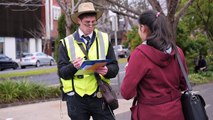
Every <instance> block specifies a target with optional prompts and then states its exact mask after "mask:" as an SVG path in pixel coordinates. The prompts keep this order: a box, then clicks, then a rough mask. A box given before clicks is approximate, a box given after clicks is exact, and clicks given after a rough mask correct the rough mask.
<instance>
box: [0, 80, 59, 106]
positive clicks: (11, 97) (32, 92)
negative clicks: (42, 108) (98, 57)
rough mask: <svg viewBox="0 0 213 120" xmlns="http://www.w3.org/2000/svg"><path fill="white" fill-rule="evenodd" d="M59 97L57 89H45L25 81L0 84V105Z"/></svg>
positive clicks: (8, 81) (10, 81) (7, 81)
mask: <svg viewBox="0 0 213 120" xmlns="http://www.w3.org/2000/svg"><path fill="white" fill-rule="evenodd" d="M59 96H60V89H59V87H45V86H44V85H39V84H35V83H32V82H27V81H25V80H23V81H12V80H6V81H5V80H4V81H1V82H0V104H6V103H15V102H29V101H34V100H43V99H48V98H57V97H59Z"/></svg>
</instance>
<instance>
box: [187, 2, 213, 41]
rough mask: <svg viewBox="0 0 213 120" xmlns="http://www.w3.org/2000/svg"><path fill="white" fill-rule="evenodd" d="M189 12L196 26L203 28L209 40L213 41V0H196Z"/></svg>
mask: <svg viewBox="0 0 213 120" xmlns="http://www.w3.org/2000/svg"><path fill="white" fill-rule="evenodd" d="M189 12H190V13H189V14H190V16H191V17H192V18H193V20H194V22H196V27H197V28H199V29H201V30H203V31H204V32H205V34H206V35H207V36H208V38H209V40H211V41H213V27H211V26H213V16H212V14H213V0H196V1H195V2H194V4H193V5H192V7H191V9H190V11H189Z"/></svg>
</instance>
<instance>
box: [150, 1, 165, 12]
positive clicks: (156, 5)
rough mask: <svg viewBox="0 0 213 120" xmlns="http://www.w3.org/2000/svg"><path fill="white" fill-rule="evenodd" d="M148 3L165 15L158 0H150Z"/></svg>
mask: <svg viewBox="0 0 213 120" xmlns="http://www.w3.org/2000/svg"><path fill="white" fill-rule="evenodd" d="M148 2H149V4H150V5H151V6H152V8H153V9H154V10H157V11H159V12H161V13H163V10H162V7H161V6H160V3H159V2H158V1H157V0H148ZM163 14H164V13H163Z"/></svg>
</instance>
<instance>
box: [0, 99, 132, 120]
mask: <svg viewBox="0 0 213 120" xmlns="http://www.w3.org/2000/svg"><path fill="white" fill-rule="evenodd" d="M131 104H132V100H129V101H126V100H124V99H119V108H118V109H116V110H115V111H114V113H115V115H116V120H130V111H129V108H130V106H131ZM0 120H69V117H68V115H67V107H66V103H65V102H62V101H61V100H56V101H48V102H41V103H33V104H27V105H20V106H13V107H7V108H1V109H0Z"/></svg>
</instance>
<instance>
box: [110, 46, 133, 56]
mask: <svg viewBox="0 0 213 120" xmlns="http://www.w3.org/2000/svg"><path fill="white" fill-rule="evenodd" d="M113 49H114V52H115V54H117V55H118V57H121V58H126V57H128V56H129V54H130V51H129V49H128V48H124V46H123V45H117V46H113ZM116 50H117V52H116Z"/></svg>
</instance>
